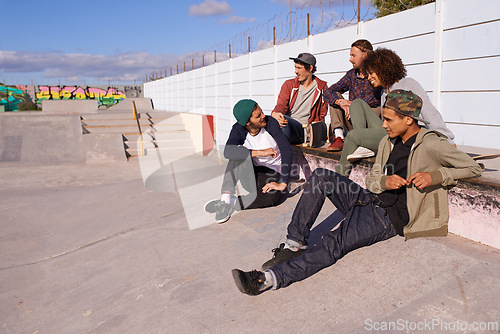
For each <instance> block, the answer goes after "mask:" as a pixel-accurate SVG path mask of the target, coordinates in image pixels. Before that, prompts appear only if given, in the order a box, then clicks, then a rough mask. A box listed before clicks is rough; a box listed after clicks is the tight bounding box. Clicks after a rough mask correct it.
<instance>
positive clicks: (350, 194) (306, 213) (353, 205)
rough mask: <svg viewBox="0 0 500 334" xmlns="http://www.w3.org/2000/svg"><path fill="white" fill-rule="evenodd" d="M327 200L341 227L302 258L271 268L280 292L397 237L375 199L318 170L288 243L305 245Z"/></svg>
mask: <svg viewBox="0 0 500 334" xmlns="http://www.w3.org/2000/svg"><path fill="white" fill-rule="evenodd" d="M326 197H328V198H329V199H330V201H332V203H333V204H334V205H335V207H336V208H337V210H338V211H340V212H341V213H342V214H343V215H344V216H345V218H344V219H343V220H342V222H341V223H340V226H339V227H338V228H337V229H335V230H333V231H329V232H328V233H325V234H324V235H323V236H322V237H321V240H320V241H319V242H318V243H317V244H315V245H312V246H310V247H308V250H307V251H306V252H305V253H303V254H302V255H301V256H298V257H296V258H293V259H291V260H289V261H287V262H284V263H280V264H278V265H276V266H274V267H272V268H271V271H272V272H273V273H274V277H275V278H276V282H275V288H282V287H285V286H288V285H290V284H291V283H293V282H297V281H300V280H303V279H304V278H307V277H309V276H311V275H313V274H315V273H317V272H318V271H320V270H321V269H323V268H326V267H328V266H331V265H332V264H334V263H335V262H337V260H339V259H340V258H342V257H343V256H344V255H346V254H347V253H349V252H351V251H353V250H355V249H358V248H361V247H364V246H369V245H371V244H374V243H376V242H379V241H382V240H386V239H389V238H391V237H393V236H395V235H396V232H395V230H394V228H393V227H392V224H391V223H390V221H389V218H388V217H387V215H386V213H385V210H384V209H382V208H381V207H379V206H378V205H377V204H378V203H379V202H380V201H379V199H378V197H377V196H376V195H374V194H371V193H370V192H369V191H368V190H366V189H364V188H362V187H361V186H359V185H358V184H357V183H355V182H353V181H351V180H349V179H348V178H346V177H345V176H342V175H340V174H337V173H335V172H334V171H331V170H327V169H322V168H318V169H316V170H315V171H314V172H313V173H312V175H311V177H310V178H309V180H308V181H307V183H306V186H305V188H304V192H303V194H302V196H301V197H300V200H299V202H298V204H297V207H296V208H295V210H294V212H293V215H292V221H291V222H290V224H289V225H288V236H287V238H288V239H292V240H295V241H298V242H300V243H302V244H307V239H308V237H309V234H310V230H311V227H312V225H313V224H314V222H315V220H316V218H317V217H318V214H319V212H320V210H321V207H322V206H323V203H324V202H325V198H326Z"/></svg>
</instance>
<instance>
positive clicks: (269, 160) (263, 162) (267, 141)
mask: <svg viewBox="0 0 500 334" xmlns="http://www.w3.org/2000/svg"><path fill="white" fill-rule="evenodd" d="M243 146H245V147H246V148H248V149H249V150H264V149H266V148H269V147H272V148H274V149H275V150H276V151H277V152H278V154H276V158H273V157H272V156H267V157H253V158H252V161H253V163H254V165H256V166H265V167H267V168H271V169H273V170H275V171H277V172H278V173H281V153H280V150H279V148H278V144H277V143H276V140H274V138H273V136H271V135H270V134H269V132H267V131H266V129H264V128H262V129H260V132H259V133H258V134H256V135H255V136H252V135H251V134H250V133H247V137H246V139H245V142H244V143H243Z"/></svg>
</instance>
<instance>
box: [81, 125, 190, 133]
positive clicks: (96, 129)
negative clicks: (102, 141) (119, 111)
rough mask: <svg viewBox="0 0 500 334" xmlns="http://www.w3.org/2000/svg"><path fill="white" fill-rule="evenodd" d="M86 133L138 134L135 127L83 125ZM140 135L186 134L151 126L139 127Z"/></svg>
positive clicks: (178, 130) (168, 126) (163, 126)
mask: <svg viewBox="0 0 500 334" xmlns="http://www.w3.org/2000/svg"><path fill="white" fill-rule="evenodd" d="M82 127H83V128H84V129H85V130H86V131H88V132H90V133H138V132H139V130H138V128H137V125H135V126H134V125H125V126H123V125H83V126H82ZM141 130H142V133H146V132H148V131H158V132H166V133H170V132H182V131H184V132H186V131H185V130H183V129H182V130H181V129H179V128H178V127H173V126H171V125H168V124H152V125H145V126H141Z"/></svg>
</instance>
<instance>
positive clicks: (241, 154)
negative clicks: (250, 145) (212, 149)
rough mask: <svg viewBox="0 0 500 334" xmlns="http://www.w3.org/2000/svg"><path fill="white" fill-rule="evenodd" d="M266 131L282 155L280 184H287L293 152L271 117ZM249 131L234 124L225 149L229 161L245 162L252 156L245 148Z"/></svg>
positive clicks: (275, 121) (276, 122)
mask: <svg viewBox="0 0 500 334" xmlns="http://www.w3.org/2000/svg"><path fill="white" fill-rule="evenodd" d="M266 122H267V125H266V127H265V129H266V131H267V132H269V134H270V135H271V136H272V137H273V138H274V140H276V143H277V144H278V148H279V150H280V153H281V178H280V183H287V184H288V180H289V178H290V169H291V168H292V158H293V152H292V148H291V147H290V143H289V142H288V139H287V138H286V137H285V135H284V134H283V131H281V127H280V125H279V123H278V121H277V120H275V119H274V118H273V117H271V116H266ZM247 134H248V130H247V129H246V128H245V127H244V126H242V125H240V124H239V123H238V122H236V123H234V125H233V128H232V129H231V132H230V133H229V138H228V139H227V142H226V147H225V148H224V157H225V158H226V159H229V160H245V159H247V158H248V157H249V156H251V153H250V150H249V149H247V148H246V147H244V146H243V144H244V143H245V140H246V138H247Z"/></svg>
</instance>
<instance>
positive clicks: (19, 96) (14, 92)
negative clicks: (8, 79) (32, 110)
mask: <svg viewBox="0 0 500 334" xmlns="http://www.w3.org/2000/svg"><path fill="white" fill-rule="evenodd" d="M30 101H31V97H30V96H29V94H28V93H26V91H25V90H24V89H23V87H19V86H4V85H0V106H3V108H2V109H3V110H4V111H17V110H18V106H19V104H20V103H22V102H30Z"/></svg>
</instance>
